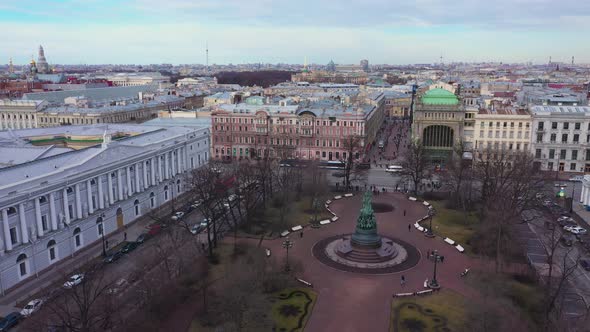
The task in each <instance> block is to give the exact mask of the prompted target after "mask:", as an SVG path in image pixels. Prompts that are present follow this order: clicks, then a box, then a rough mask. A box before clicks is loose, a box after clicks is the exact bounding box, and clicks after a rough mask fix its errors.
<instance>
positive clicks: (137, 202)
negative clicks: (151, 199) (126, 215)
mask: <svg viewBox="0 0 590 332" xmlns="http://www.w3.org/2000/svg"><path fill="white" fill-rule="evenodd" d="M133 209H134V210H135V216H136V217H138V216H139V200H138V199H136V200H135V202H133Z"/></svg>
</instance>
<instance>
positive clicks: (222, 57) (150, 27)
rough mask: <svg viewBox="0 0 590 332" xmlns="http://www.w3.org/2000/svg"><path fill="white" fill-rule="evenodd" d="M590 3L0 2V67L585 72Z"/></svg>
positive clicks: (542, 0) (498, 0) (569, 0)
mask: <svg viewBox="0 0 590 332" xmlns="http://www.w3.org/2000/svg"><path fill="white" fill-rule="evenodd" d="M589 19H590V1H579V0H576V1H574V0H560V1H556V0H553V1H550V0H486V1H483V0H446V1H438V0H413V1H412V0H406V1H400V0H0V63H7V62H8V59H9V58H10V57H12V58H13V59H14V62H15V63H21V64H22V63H26V62H28V61H29V60H30V58H31V55H32V54H35V56H36V53H37V48H38V45H40V44H42V45H43V46H44V48H45V51H46V55H47V58H48V60H49V62H50V63H70V64H81V63H86V64H102V63H138V64H149V63H174V64H181V63H205V45H206V44H207V43H208V45H209V63H218V64H226V63H234V64H239V63H250V62H270V63H277V62H286V63H303V61H304V57H306V56H307V58H308V62H309V63H320V64H325V63H327V62H328V61H330V59H333V60H334V62H336V63H358V62H359V60H360V59H368V60H369V61H370V62H371V63H390V64H407V63H432V62H435V61H439V58H440V56H441V55H442V56H443V60H444V61H445V62H448V61H490V60H494V61H504V62H524V61H533V62H535V63H544V62H547V61H548V59H549V56H552V57H553V61H564V62H569V61H570V59H571V56H572V55H573V56H575V57H576V61H577V62H590V42H589V41H588V33H589V32H590V23H589V22H590V20H589Z"/></svg>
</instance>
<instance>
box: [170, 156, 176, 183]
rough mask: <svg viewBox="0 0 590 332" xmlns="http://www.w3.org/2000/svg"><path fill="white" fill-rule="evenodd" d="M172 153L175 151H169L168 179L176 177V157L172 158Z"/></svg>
mask: <svg viewBox="0 0 590 332" xmlns="http://www.w3.org/2000/svg"><path fill="white" fill-rule="evenodd" d="M174 152H176V151H174V150H173V151H170V177H174V175H176V157H175V156H174Z"/></svg>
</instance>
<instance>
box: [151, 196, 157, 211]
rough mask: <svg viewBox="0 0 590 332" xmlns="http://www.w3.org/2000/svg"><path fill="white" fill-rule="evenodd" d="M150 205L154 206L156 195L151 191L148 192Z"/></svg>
mask: <svg viewBox="0 0 590 332" xmlns="http://www.w3.org/2000/svg"><path fill="white" fill-rule="evenodd" d="M150 207H151V208H152V209H153V208H154V207H156V195H155V194H154V193H153V192H151V193H150Z"/></svg>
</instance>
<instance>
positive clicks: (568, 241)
mask: <svg viewBox="0 0 590 332" xmlns="http://www.w3.org/2000/svg"><path fill="white" fill-rule="evenodd" d="M559 240H560V241H561V243H563V245H564V246H566V247H571V246H572V245H573V244H574V237H573V236H571V235H568V234H564V235H562V236H561V239H559Z"/></svg>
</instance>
